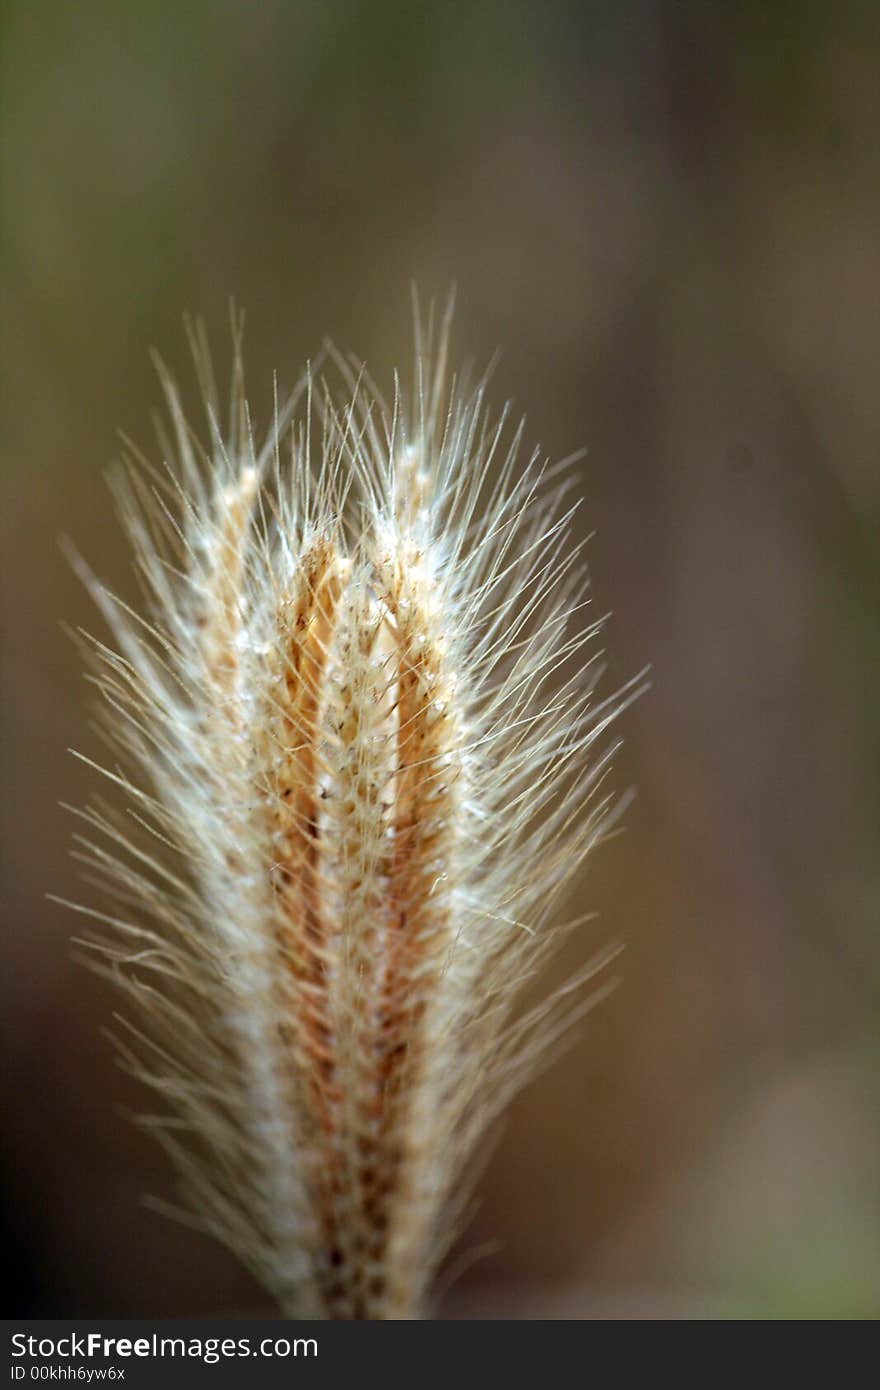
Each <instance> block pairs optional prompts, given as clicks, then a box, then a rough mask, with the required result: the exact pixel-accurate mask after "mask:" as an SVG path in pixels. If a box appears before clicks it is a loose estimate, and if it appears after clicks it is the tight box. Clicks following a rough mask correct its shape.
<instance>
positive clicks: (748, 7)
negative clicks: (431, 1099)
mask: <svg viewBox="0 0 880 1390" xmlns="http://www.w3.org/2000/svg"><path fill="white" fill-rule="evenodd" d="M0 15H2V19H0V24H2V28H0V45H2V50H0V51H2V58H0V62H2V86H0V112H2V121H0V128H2V207H0V237H2V266H0V277H2V294H3V309H2V348H3V370H2V431H3V440H2V453H0V459H2V463H0V469H2V479H3V499H2V528H3V531H2V539H0V562H2V568H3V618H2V661H3V707H2V761H3V782H4V788H5V795H4V797H3V804H2V816H3V822H2V858H3V878H4V930H3V951H4V959H3V963H2V970H0V990H2V1026H3V1030H4V1041H3V1057H4V1066H3V1087H4V1100H5V1107H4V1108H5V1119H4V1127H3V1134H4V1138H3V1146H2V1168H3V1180H4V1193H5V1209H4V1223H5V1231H4V1246H5V1247H6V1248H7V1249H8V1250H10V1251H12V1252H14V1258H13V1268H14V1270H15V1271H16V1297H17V1300H18V1302H17V1306H15V1307H14V1308H10V1309H9V1312H10V1313H13V1312H14V1313H19V1314H24V1313H27V1314H30V1315H32V1316H40V1315H42V1316H77V1315H79V1316H84V1315H103V1316H137V1315H141V1316H157V1315H171V1316H185V1315H199V1314H205V1313H209V1312H215V1313H217V1312H224V1311H228V1310H236V1309H239V1310H240V1309H247V1310H253V1309H257V1308H259V1307H260V1306H261V1305H260V1300H261V1295H260V1294H259V1292H258V1291H257V1290H256V1288H255V1287H254V1286H253V1285H252V1284H251V1283H250V1281H249V1279H248V1278H247V1276H246V1275H244V1274H242V1273H241V1272H240V1271H239V1269H238V1268H237V1266H236V1265H235V1263H234V1262H233V1260H232V1259H231V1258H230V1257H228V1256H227V1255H226V1254H225V1253H223V1252H222V1251H220V1250H217V1249H215V1248H214V1247H213V1246H212V1245H210V1244H209V1243H208V1242H206V1241H204V1240H203V1239H202V1238H200V1237H199V1236H197V1235H194V1234H191V1233H189V1232H187V1231H185V1230H182V1229H177V1228H176V1227H175V1226H173V1225H172V1224H170V1223H167V1222H166V1221H164V1220H163V1219H162V1218H160V1217H158V1216H154V1215H153V1214H151V1213H150V1212H149V1211H147V1210H145V1209H144V1207H143V1206H142V1205H140V1197H141V1194H142V1193H144V1192H147V1191H152V1192H159V1193H168V1191H169V1181H168V1175H167V1172H166V1170H165V1167H164V1163H163V1161H162V1160H161V1158H160V1156H159V1155H158V1152H154V1151H153V1149H152V1148H151V1147H150V1146H149V1144H148V1142H147V1141H146V1140H145V1139H142V1138H141V1137H140V1136H139V1135H138V1134H137V1133H136V1132H135V1130H134V1129H133V1128H132V1127H131V1126H130V1125H129V1124H128V1122H127V1120H126V1119H125V1117H124V1114H123V1113H122V1112H124V1111H125V1110H126V1109H131V1108H134V1107H136V1106H137V1104H138V1101H139V1097H138V1095H137V1092H136V1090H135V1089H134V1088H133V1087H132V1086H131V1085H130V1084H129V1083H128V1082H127V1080H126V1079H125V1078H124V1077H123V1076H122V1075H121V1074H120V1073H119V1072H118V1071H117V1069H116V1067H115V1065H114V1063H113V1060H112V1056H111V1052H110V1048H109V1045H108V1044H107V1042H106V1040H105V1039H104V1038H103V1037H102V1036H101V1029H102V1028H103V1027H104V1026H105V1025H106V1024H107V1023H108V1021H109V1018H110V1012H111V1010H112V1009H113V1008H115V1007H116V1003H117V1001H116V999H115V998H113V997H112V995H111V993H110V991H109V990H108V989H107V988H106V987H105V986H103V985H102V984H101V983H100V982H97V981H94V980H93V979H92V978H91V977H90V976H89V975H87V974H86V973H85V972H84V971H83V970H82V969H81V968H79V967H78V966H76V965H74V964H73V963H72V962H71V960H70V946H69V937H70V935H71V934H72V933H73V932H74V931H75V929H76V925H77V924H76V921H75V920H74V919H72V918H71V917H70V916H69V915H68V914H66V913H65V912H63V910H62V909H60V908H57V907H55V906H53V905H52V904H49V903H46V902H45V901H44V896H43V895H44V893H45V892H46V891H53V892H56V893H59V894H61V895H63V896H68V897H70V896H73V897H76V896H78V895H81V894H82V892H83V891H87V890H82V889H80V888H78V886H77V879H76V871H75V866H74V865H72V864H71V863H70V861H69V859H68V848H69V840H70V834H71V831H72V826H71V824H70V822H69V819H68V818H67V817H66V816H65V814H64V812H63V811H61V810H60V809H58V807H57V805H56V803H57V802H58V801H59V800H62V801H68V802H73V803H80V802H82V801H84V800H86V799H87V797H88V795H89V793H90V791H91V790H92V789H93V786H94V779H93V778H92V777H91V776H90V775H89V774H88V772H87V770H85V769H83V768H82V767H81V766H80V765H78V764H77V763H76V762H74V760H73V759H72V758H70V757H69V756H68V755H67V753H66V749H67V748H68V747H69V746H76V747H78V748H80V749H84V750H85V751H87V752H92V753H94V752H96V751H97V743H96V741H95V738H94V735H93V734H92V732H91V731H90V728H89V723H88V721H89V699H90V695H89V689H88V687H87V686H86V685H85V684H84V682H83V680H82V678H81V674H80V660H79V657H78V654H77V652H76V651H75V650H74V647H73V645H72V643H71V642H70V641H69V640H68V639H67V638H66V637H65V635H64V634H63V633H62V631H61V630H60V626H59V622H60V620H62V619H63V620H64V621H65V622H66V623H68V624H71V625H73V626H75V625H77V624H84V625H85V626H87V627H90V628H92V629H93V630H97V628H98V623H99V620H98V618H97V617H96V616H95V615H94V614H93V612H92V608H91V604H90V602H89V600H88V599H87V597H86V596H85V595H84V594H83V592H82V591H81V589H80V587H79V585H78V583H77V581H76V580H75V579H74V577H73V575H72V574H71V571H70V568H69V566H68V564H67V562H66V561H65V560H64V558H63V557H62V555H61V553H60V551H59V548H58V538H59V536H60V535H62V534H66V535H69V536H70V537H72V538H73V540H74V541H75V543H76V545H77V547H78V548H79V549H80V550H81V551H82V553H83V554H85V555H86V556H87V557H88V559H89V561H90V563H91V564H92V566H93V567H94V568H95V569H96V570H97V572H98V573H99V574H100V575H101V576H102V577H103V578H105V579H106V580H108V581H109V582H111V583H112V584H113V585H114V586H115V587H117V588H119V589H121V590H122V591H123V592H130V591H131V579H130V574H129V562H128V557H127V555H126V553H125V549H124V546H123V544H122V542H121V538H120V535H119V532H118V530H117V527H116V523H115V520H114V516H113V509H112V505H111V501H110V498H109V494H108V492H107V489H106V487H105V484H104V476H103V475H104V471H105V468H106V466H107V465H108V464H109V463H110V462H111V461H112V459H113V458H114V456H115V454H116V452H117V448H118V444H117V435H116V431H117V428H121V429H123V430H124V431H125V432H126V433H128V434H129V435H131V436H132V437H133V438H134V439H135V440H136V441H138V442H139V443H140V444H142V445H143V446H144V447H146V448H147V449H148V450H152V449H153V441H152V426H151V410H152V407H153V405H154V404H155V403H156V402H157V399H158V389H157V383H156V381H155V378H154V373H153V370H152V367H151V365H150V360H149V350H150V349H151V348H153V347H156V348H158V349H159V350H160V351H161V352H162V354H163V355H164V356H165V357H166V359H167V360H168V361H169V362H170V364H171V365H172V367H173V368H174V369H175V370H176V371H178V372H179V373H180V375H181V376H182V378H183V379H184V381H185V391H184V393H185V396H186V398H187V400H188V402H189V404H190V405H191V407H192V408H193V410H195V409H196V407H197V397H196V392H195V388H194V385H193V383H192V376H191V374H190V372H189V365H188V358H187V351H186V344H185V338H184V333H183V329H182V314H183V312H184V311H186V310H188V311H191V312H193V313H196V314H201V315H203V316H204V318H205V320H206V322H207V324H208V327H209V330H210V334H211V338H212V341H213V342H214V344H215V345H216V346H217V351H218V355H219V356H220V357H221V361H223V360H224V359H223V354H224V353H225V352H226V347H227V344H228V341H229V338H228V327H227V325H228V301H229V297H230V295H234V296H235V298H236V300H237V302H238V303H239V304H240V305H241V306H242V307H243V308H244V309H245V310H246V313H247V325H248V327H247V333H246V361H247V370H248V377H249V385H250V390H251V394H252V397H253V400H254V402H255V406H256V411H257V415H258V417H259V418H261V419H262V420H263V421H264V422H265V421H266V420H267V408H268V406H269V403H270V401H271V389H272V388H271V383H272V372H273V370H274V369H276V368H277V369H278V370H279V372H280V374H281V378H282V380H286V381H287V382H291V381H292V380H293V379H294V378H295V376H296V375H297V373H298V371H299V369H300V367H301V365H302V364H303V363H304V361H305V360H306V358H308V357H310V356H313V355H314V354H315V352H316V350H317V348H318V347H319V346H320V343H321V341H322V339H323V337H324V336H325V335H326V334H330V335H332V337H333V338H334V339H335V340H336V341H337V342H339V343H340V345H342V346H344V347H350V348H352V349H353V350H354V351H356V352H357V353H358V354H359V355H361V356H363V357H364V358H366V359H367V360H368V362H369V364H370V367H371V369H372V371H373V372H374V374H375V375H376V376H377V377H378V379H379V380H380V381H382V382H383V383H387V382H388V381H389V380H390V375H391V371H392V368H393V367H394V366H395V365H397V364H398V363H399V364H400V365H401V366H402V367H403V368H404V369H408V367H409V363H410V360H411V341H412V337H411V317H410V301H409V286H410V282H411V280H415V281H416V282H417V284H418V286H419V288H420V291H421V293H422V295H423V297H424V298H426V299H427V298H430V297H431V296H432V295H435V296H438V297H440V298H443V297H444V296H445V294H446V292H447V289H448V287H449V285H450V284H451V283H452V282H453V281H455V282H456V283H457V286H458V311H457V316H456V327H455V355H456V357H461V356H466V357H471V358H473V359H474V361H475V362H476V363H477V364H482V363H484V362H485V361H487V360H488V359H489V357H490V356H491V355H492V353H493V352H494V351H495V350H496V348H500V349H501V350H502V355H501V360H500V365H499V366H498V368H497V370H496V373H495V378H494V393H493V394H494V396H495V398H496V400H497V403H498V404H499V406H500V404H501V403H502V402H503V400H504V399H505V398H506V397H512V398H514V400H515V403H516V406H517V408H519V409H521V410H523V411H525V412H527V414H528V422H529V423H528V430H527V434H528V439H529V442H530V443H531V442H538V441H539V442H540V443H541V444H542V445H543V446H544V447H545V448H546V449H547V451H548V452H550V453H551V454H553V455H556V456H560V455H562V454H565V453H568V452H570V451H571V450H572V449H575V448H577V447H579V446H580V445H585V446H587V448H588V450H589V452H588V455H587V458H586V460H585V461H584V463H583V464H582V465H581V467H582V473H583V482H582V490H583V493H584V496H585V506H584V523H583V524H584V527H585V529H587V530H590V531H595V532H596V535H595V538H594V539H593V540H592V542H591V544H590V548H589V556H590V566H591V572H592V576H593V584H594V592H595V596H596V603H597V606H598V607H599V608H600V609H602V610H603V611H604V610H613V619H612V621H611V624H610V626H609V629H608V634H607V647H608V653H609V662H610V670H609V675H608V681H609V683H610V682H613V681H622V680H623V679H625V678H626V677H628V676H630V675H632V674H633V673H634V672H635V671H637V670H638V669H640V668H641V667H642V666H643V665H645V664H646V663H650V665H651V667H652V679H653V689H652V691H651V693H650V694H649V695H648V696H647V697H645V698H644V699H643V700H642V701H641V702H640V703H639V704H638V705H637V706H636V707H635V708H633V709H632V710H631V711H630V712H629V713H628V714H627V716H626V718H625V729H624V732H625V735H626V740H627V742H626V747H625V749H624V751H623V752H622V754H621V755H620V757H619V759H618V763H617V783H618V786H619V787H620V788H621V789H626V788H627V787H629V786H635V787H636V788H637V790H638V796H637V798H636V800H635V802H634V804H633V805H632V807H631V809H630V810H629V812H628V814H627V817H626V833H625V834H624V835H622V836H621V837H619V838H617V839H615V840H614V841H613V842H612V843H611V844H609V845H608V846H607V847H606V848H605V849H604V850H603V851H602V852H601V853H600V854H599V855H598V856H597V858H596V859H595V860H594V861H593V863H592V865H591V866H590V870H589V872H588V874H587V877H586V878H585V880H584V881H583V882H582V883H580V884H579V885H578V894H579V896H580V897H581V898H582V904H579V906H583V907H594V908H595V909H597V910H598V912H599V913H600V918H599V921H598V923H596V924H594V925H592V926H591V927H590V928H589V931H588V933H587V934H586V937H584V938H581V940H580V941H579V942H578V943H577V944H576V946H575V948H574V951H573V955H572V956H571V958H570V959H569V962H568V963H569V964H571V963H572V962H573V960H575V959H581V958H582V957H583V955H584V953H585V952H586V951H588V950H592V949H594V948H595V947H596V946H598V945H600V944H601V943H602V941H603V940H605V939H607V938H608V937H612V936H613V937H622V938H624V939H625V941H626V943H627V951H626V954H625V957H624V970H623V976H624V978H623V982H622V985H621V987H620V988H619V989H618V990H617V992H616V993H615V994H614V996H613V997H612V998H611V999H610V1000H609V1001H608V1002H606V1003H605V1004H604V1005H603V1006H602V1007H601V1009H600V1010H599V1011H597V1012H596V1013H595V1014H593V1015H592V1016H591V1018H590V1019H589V1020H588V1021H587V1023H586V1024H585V1026H584V1029H583V1032H582V1035H581V1037H580V1039H579V1041H578V1043H577V1045H576V1047H575V1048H574V1049H573V1050H572V1051H571V1052H570V1053H569V1054H568V1055H567V1056H566V1057H565V1059H564V1060H563V1061H561V1062H560V1063H559V1064H558V1065H556V1066H555V1068H554V1069H553V1070H552V1071H551V1072H550V1073H548V1074H547V1075H546V1076H545V1077H544V1078H542V1079H541V1080H540V1081H539V1082H538V1083H537V1084H536V1085H535V1086H533V1087H532V1089H531V1090H529V1091H528V1092H527V1093H526V1094H524V1095H523V1096H522V1097H521V1099H520V1100H519V1101H518V1103H517V1104H516V1105H515V1106H514V1108H513V1110H512V1111H511V1113H510V1116H509V1118H508V1121H507V1123H506V1126H505V1128H504V1131H503V1133H502V1135H501V1138H500V1141H499V1144H498V1147H497V1150H496V1152H495V1156H494V1159H493V1161H492V1162H491V1164H490V1166H489V1168H488V1169H487V1171H486V1174H485V1176H484V1178H483V1180H482V1182H481V1185H480V1193H481V1198H482V1204H481V1208H480V1211H479V1213H478V1215H477V1218H476V1220H475V1222H474V1225H473V1226H472V1228H471V1231H470V1233H469V1237H468V1239H467V1240H466V1241H465V1242H464V1243H463V1246H462V1249H463V1250H465V1251H467V1250H468V1249H469V1248H470V1247H471V1246H472V1245H481V1244H482V1243H483V1242H485V1241H488V1240H492V1239H497V1241H498V1242H499V1244H498V1247H497V1249H496V1250H495V1251H494V1253H491V1254H489V1255H486V1256H485V1257H484V1258H483V1259H482V1260H480V1261H478V1262H476V1263H475V1264H473V1265H471V1267H470V1268H468V1269H467V1270H466V1272H465V1273H464V1274H463V1275H462V1277H461V1278H460V1280H459V1281H458V1282H457V1283H456V1284H455V1285H454V1286H453V1287H452V1288H451V1289H450V1290H449V1291H448V1292H445V1293H442V1294H441V1296H440V1300H439V1305H438V1306H439V1311H440V1313H441V1314H442V1315H444V1316H449V1317H462V1316H463V1317H472V1316H477V1317H479V1316H487V1317H512V1316H515V1317H528V1316H536V1317H540V1316H544V1317H546V1316H550V1317H576V1318H589V1317H600V1316H631V1315H641V1316H704V1315H716V1316H728V1315H732V1316H740V1315H757V1316H767V1317H785V1316H796V1317H822V1316H871V1315H876V1314H878V1313H880V1161H878V1160H880V1069H878V1065H877V1061H878V1055H880V933H878V930H877V905H878V902H880V881H878V876H880V861H878V855H877V839H878V835H877V830H878V800H880V731H878V721H877V715H876V705H877V688H878V686H877V676H878V660H877V652H878V637H880V579H878V544H877V537H878V532H877V522H878V514H880V471H878V462H880V452H878V446H880V412H878V400H880V393H878V386H880V235H878V231H880V154H878V135H877V132H878V130H880V7H878V6H877V5H876V4H875V3H873V0H865V3H858V2H857V0H840V2H839V3H838V4H836V5H834V6H831V5H828V4H824V3H819V0H799V2H798V3H787V0H774V3H772V4H769V5H768V4H766V3H759V2H758V0H743V3H740V4H738V5H736V6H732V5H722V4H712V3H710V4H702V3H698V2H697V0H691V2H690V3H688V0H678V2H677V3H673V0H627V3H625V4H620V5H611V4H607V3H599V0H577V3H574V0H572V3H544V4H535V3H532V4H527V3H520V2H519V0H504V3H502V2H501V0H494V3H491V2H490V3H475V4H472V5H469V6H462V7H452V6H447V5H440V4H420V3H412V0H375V2H374V3H365V2H364V0H330V2H329V3H328V0H323V3H295V0H293V2H292V0H261V3H260V4H248V3H245V0H189V2H188V3H187V4H186V5H179V4H172V3H170V0H151V3H149V4H147V3H142V4H138V3H131V4H125V5H120V4H118V3H115V0H80V3H78V4H77V5H65V4H60V3H55V4H51V3H41V0H6V3H4V4H3V5H2V9H0Z"/></svg>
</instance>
